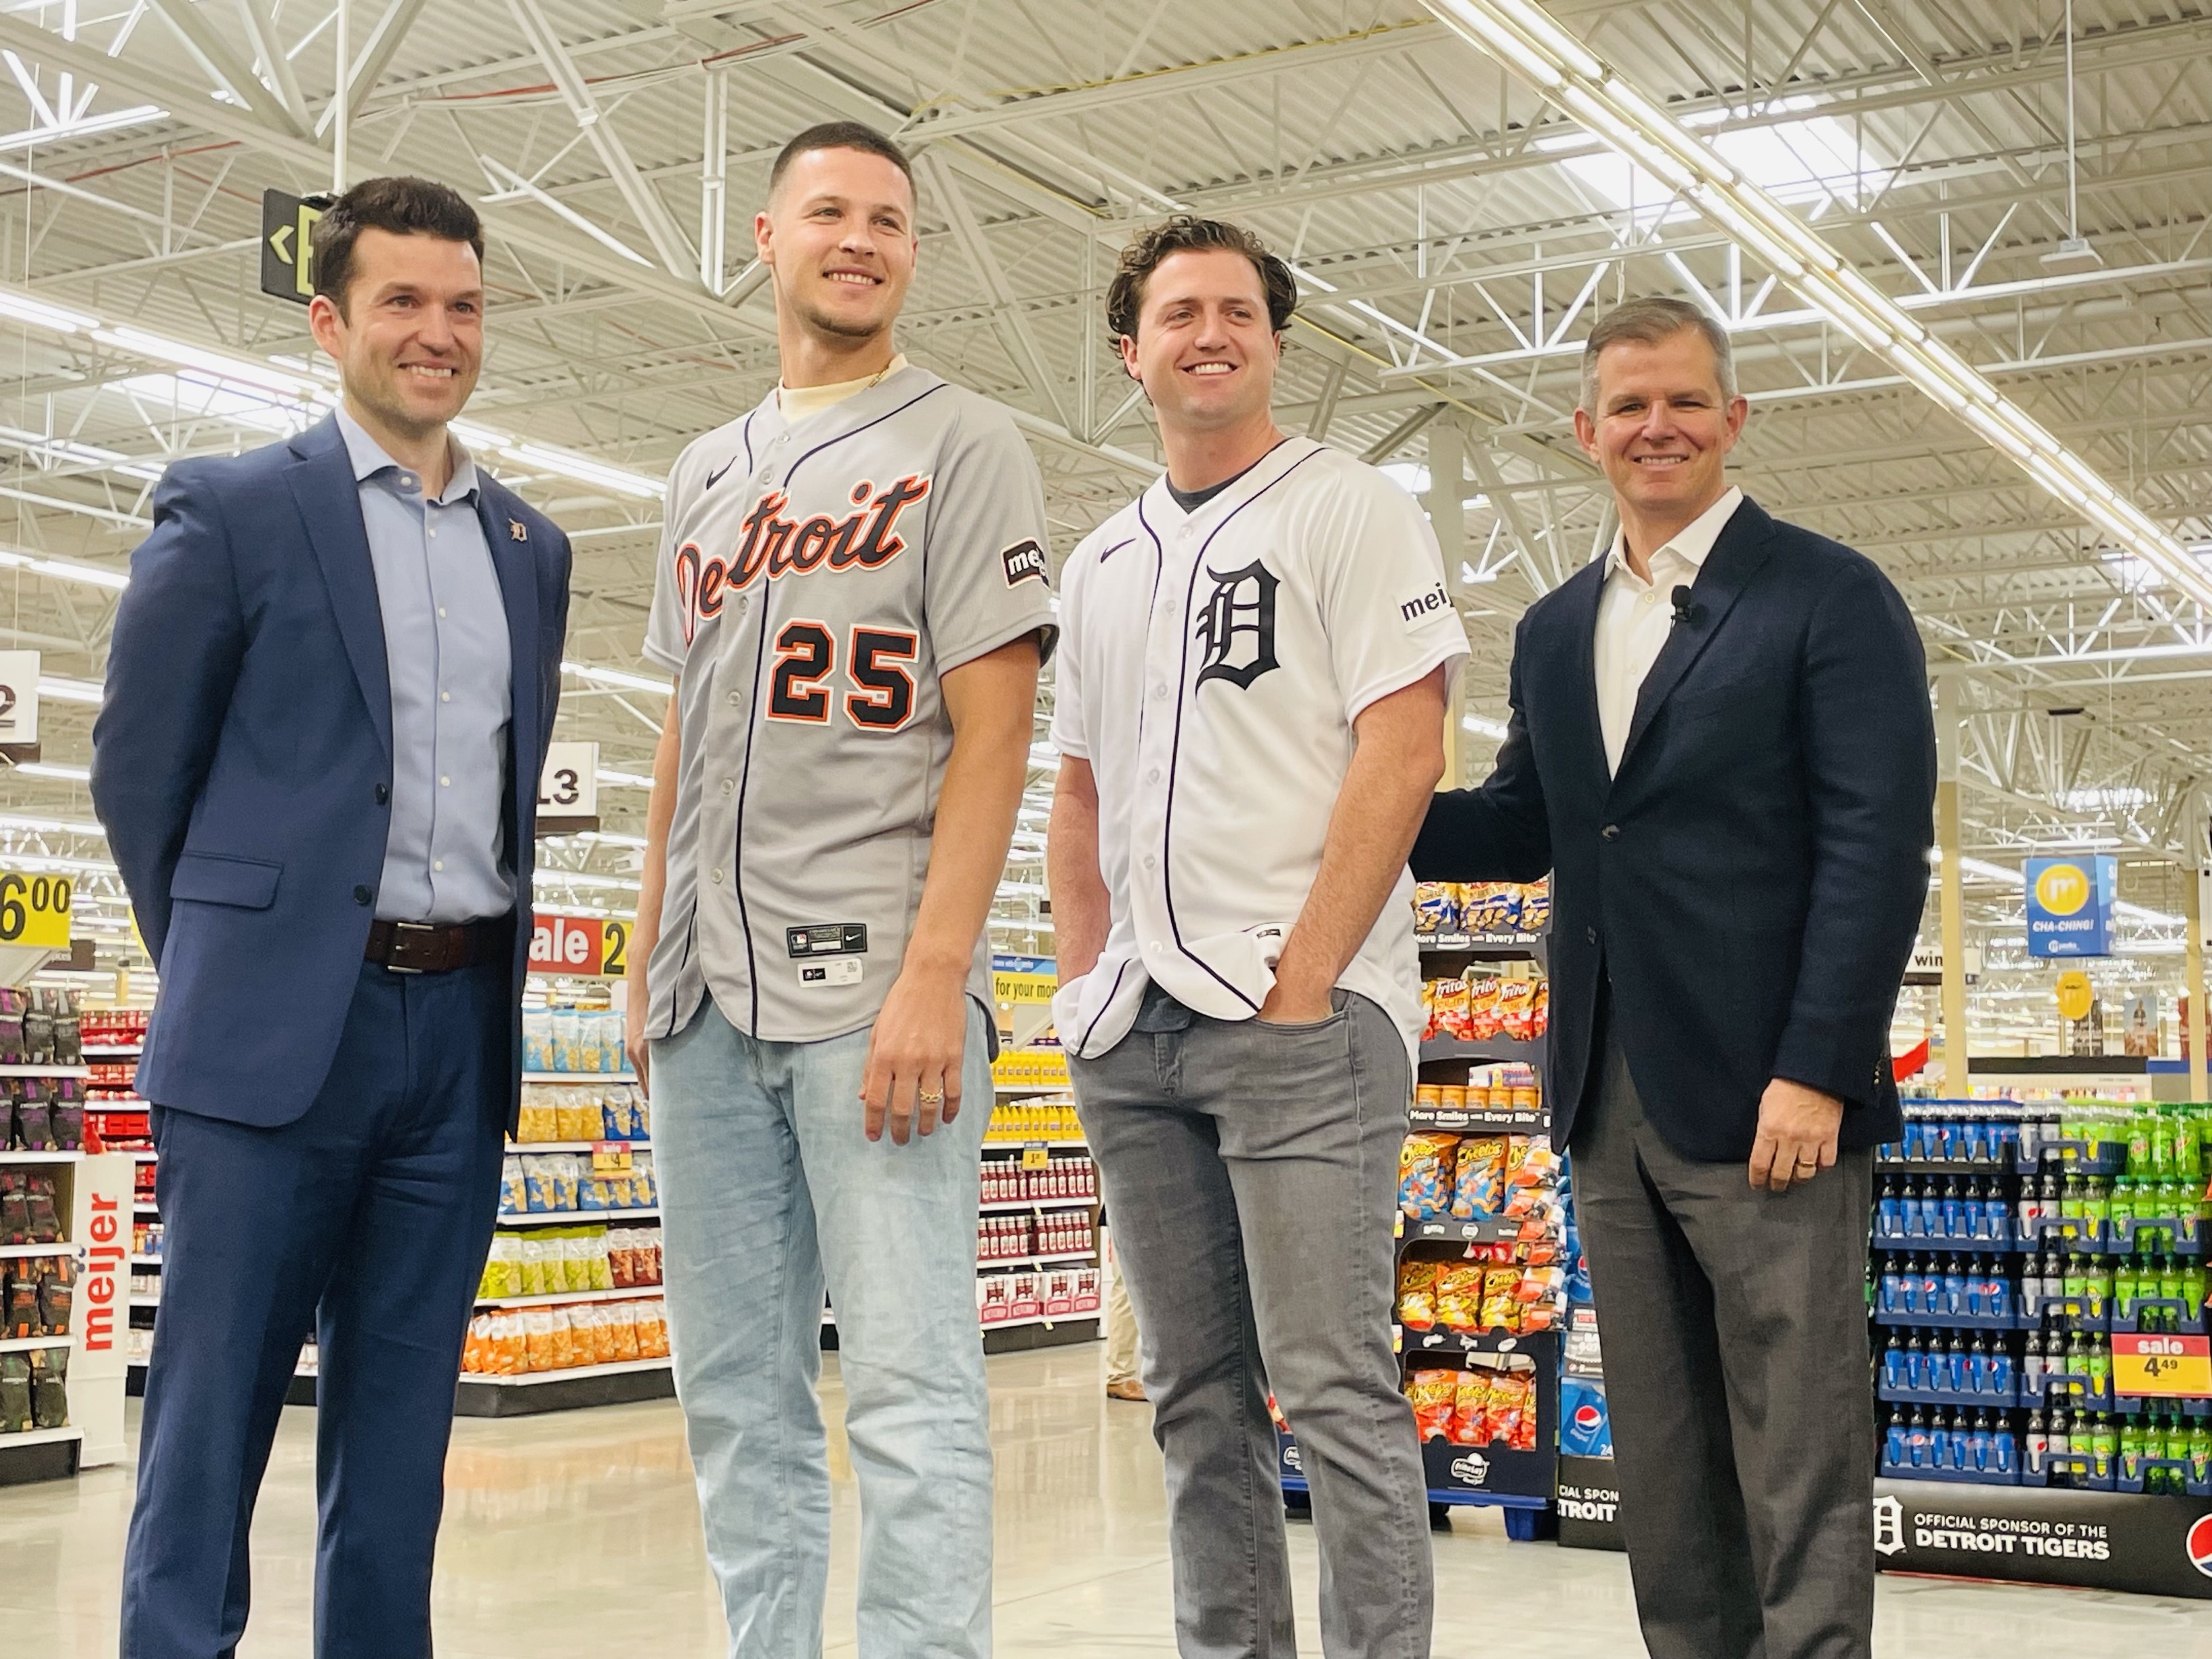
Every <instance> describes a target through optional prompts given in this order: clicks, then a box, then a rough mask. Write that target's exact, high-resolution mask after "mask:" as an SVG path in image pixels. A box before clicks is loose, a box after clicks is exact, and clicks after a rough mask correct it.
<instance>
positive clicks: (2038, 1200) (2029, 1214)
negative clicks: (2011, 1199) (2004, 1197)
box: [2013, 1176, 2043, 1243]
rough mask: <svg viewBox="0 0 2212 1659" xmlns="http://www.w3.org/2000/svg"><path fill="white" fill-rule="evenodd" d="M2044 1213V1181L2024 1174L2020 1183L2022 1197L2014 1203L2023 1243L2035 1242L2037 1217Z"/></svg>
mask: <svg viewBox="0 0 2212 1659" xmlns="http://www.w3.org/2000/svg"><path fill="white" fill-rule="evenodd" d="M2042 1213H2043V1188H2042V1183H2041V1182H2039V1181H2037V1180H2036V1178H2035V1177H2034V1176H2023V1177H2022V1178H2021V1183H2020V1197H2019V1198H2018V1199H2017V1200H2015V1203H2014V1205H2013V1216H2014V1218H2015V1220H2016V1221H2017V1223H2018V1224H2019V1225H2018V1226H2017V1228H2016V1231H2017V1232H2018V1234H2019V1237H2020V1238H2021V1241H2022V1242H2023V1243H2033V1240H2034V1238H2035V1223H2036V1218H2038V1217H2039V1216H2040V1215H2041V1214H2042Z"/></svg>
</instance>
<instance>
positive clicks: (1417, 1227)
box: [1396, 1212, 1551, 1244]
mask: <svg viewBox="0 0 2212 1659" xmlns="http://www.w3.org/2000/svg"><path fill="white" fill-rule="evenodd" d="M1396 1236H1397V1237H1400V1238H1402V1239H1405V1240H1406V1241H1407V1242H1408V1243H1433V1242H1443V1243H1451V1244H1519V1243H1535V1242H1538V1241H1541V1240H1543V1239H1547V1238H1549V1237H1551V1234H1550V1232H1549V1231H1547V1228H1546V1225H1545V1222H1544V1218H1542V1217H1541V1216H1482V1217H1479V1218H1475V1219H1474V1220H1472V1221H1462V1220H1461V1219H1460V1218H1458V1217H1457V1216H1449V1215H1447V1216H1432V1217H1431V1218H1429V1219H1427V1220H1425V1221H1410V1220H1408V1219H1407V1218H1406V1216H1405V1214H1404V1213H1403V1212H1400V1214H1399V1216H1398V1227H1397V1233H1396Z"/></svg>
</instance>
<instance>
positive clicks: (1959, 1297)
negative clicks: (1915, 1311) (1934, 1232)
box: [1929, 1255, 1967, 1319]
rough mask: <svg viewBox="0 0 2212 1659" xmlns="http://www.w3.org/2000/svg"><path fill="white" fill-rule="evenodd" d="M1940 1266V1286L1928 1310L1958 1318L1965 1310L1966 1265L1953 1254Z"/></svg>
mask: <svg viewBox="0 0 2212 1659" xmlns="http://www.w3.org/2000/svg"><path fill="white" fill-rule="evenodd" d="M1942 1267H1943V1272H1942V1288H1941V1289H1940V1290H1939V1291H1937V1292H1936V1297H1935V1298H1934V1299H1933V1300H1932V1301H1931V1303H1930V1304H1929V1312H1931V1313H1943V1314H1948V1315H1949V1316H1951V1317H1952V1318H1954V1319H1957V1318H1960V1317H1962V1316H1964V1315H1965V1314H1966V1312H1967V1308H1966V1267H1965V1265H1964V1264H1963V1263H1962V1262H1961V1261H1960V1259H1959V1258H1958V1257H1957V1256H1955V1255H1954V1256H1951V1257H1949V1258H1948V1259H1947V1260H1945V1261H1944V1262H1943V1264H1942Z"/></svg>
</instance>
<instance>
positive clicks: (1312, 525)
mask: <svg viewBox="0 0 2212 1659" xmlns="http://www.w3.org/2000/svg"><path fill="white" fill-rule="evenodd" d="M1061 587H1062V594H1061V605H1060V629H1061V634H1060V653H1059V657H1058V659H1057V661H1058V666H1057V669H1056V674H1057V676H1058V687H1057V690H1056V692H1055V696H1054V716H1053V726H1052V736H1053V741H1054V744H1057V745H1058V747H1059V748H1060V751H1061V752H1062V753H1063V754H1067V755H1073V756H1076V757H1079V758H1080V759H1084V760H1086V761H1088V762H1089V763H1091V769H1092V771H1093V772H1094V774H1095V775H1096V776H1097V783H1098V861H1099V866H1100V873H1101V874H1102V875H1103V877H1104V878H1105V882H1106V887H1107V890H1108V892H1109V895H1110V896H1111V900H1112V918H1113V919H1112V926H1111V927H1110V929H1109V933H1108V934H1107V939H1106V948H1105V951H1104V952H1103V954H1102V955H1101V956H1100V957H1099V958H1098V965H1097V967H1096V968H1094V969H1092V970H1091V972H1090V973H1089V974H1087V975H1084V976H1083V977H1081V978H1079V979H1077V980H1074V981H1071V982H1068V983H1066V984H1063V985H1062V986H1061V987H1060V991H1059V994H1058V995H1057V996H1056V997H1055V998H1054V1003H1053V1012H1054V1025H1055V1026H1056V1027H1057V1028H1058V1030H1059V1032H1060V1041H1061V1042H1063V1043H1064V1044H1066V1047H1067V1048H1069V1049H1070V1050H1072V1051H1073V1052H1074V1053H1076V1054H1079V1055H1081V1056H1083V1057H1085V1058H1086V1059H1095V1058H1097V1056H1098V1055H1100V1054H1104V1053H1105V1052H1106V1051H1107V1050H1108V1049H1109V1048H1112V1047H1113V1046H1114V1045H1115V1043H1117V1042H1120V1041H1121V1038H1122V1036H1124V1035H1125V1034H1126V1033H1127V1030H1128V1029H1129V1025H1130V1022H1131V1021H1132V1020H1133V1019H1134V1018H1135V1017H1136V1012H1137V1006H1138V1004H1139V1001H1140V1000H1142V998H1143V995H1144V991H1145V987H1146V985H1147V984H1148V983H1152V982H1157V983H1158V985H1159V986H1160V987H1161V988H1162V989H1164V990H1165V991H1166V992H1168V994H1170V995H1171V996H1173V997H1175V998H1176V1000H1177V1001H1179V1002H1182V1003H1183V1004H1184V1005H1185V1006H1188V1007H1190V1008H1193V1009H1195V1010H1196V1011H1197V1012H1200V1013H1202V1014H1206V1015H1209V1016H1211V1017H1212V1018H1217V1019H1247V1018H1250V1017H1251V1016H1252V1015H1254V1014H1255V1013H1256V1012H1259V1008H1260V1005H1261V1003H1262V1002H1264V1001H1265V1000H1267V993H1268V991H1269V990H1270V989H1271V988H1273V985H1274V973H1273V965H1274V962H1275V959H1276V957H1278V956H1279V954H1280V953H1281V950H1282V945H1283V941H1284V940H1285V939H1286V938H1287V937H1288V936H1289V934H1290V932H1291V927H1292V925H1293V924H1294V923H1296V921H1297V918H1298V912H1299V911H1300V909H1302V908H1304V904H1305V901H1306V895H1307V893H1308V892H1309V891H1310V890H1311V889H1312V886H1313V882H1314V878H1315V876H1316V874H1317V873H1318V872H1319V871H1320V869H1321V857H1322V845H1323V843H1324V842H1325V841H1326V840H1327V838H1328V821H1329V816H1330V814H1331V812H1332V811H1334V808H1335V805H1336V799H1337V794H1338V792H1339V791H1340V789H1341V788H1342V787H1343V783H1344V777H1345V772H1346V768H1347V767H1349V765H1350V764H1351V762H1352V749H1353V746H1354V745H1353V732H1352V722H1353V720H1356V719H1357V718H1358V715H1359V714H1360V713H1361V711H1363V710H1364V709H1365V708H1367V707H1368V705H1369V704H1370V703H1373V702H1376V701H1377V700H1379V699H1381V698H1383V697H1385V696H1389V694H1390V693H1392V692H1394V691H1400V690H1404V689H1405V688H1406V687H1407V686H1409V685H1411V684H1414V683H1415V682H1416V681H1418V680H1419V679H1420V678H1423V677H1424V676H1425V675H1426V674H1428V673H1430V672H1431V671H1433V670H1435V669H1437V668H1438V667H1443V668H1445V669H1447V670H1448V671H1456V670H1457V669H1458V667H1459V665H1460V664H1461V663H1462V662H1463V661H1465V659H1466V658H1467V656H1468V645H1467V633H1466V630H1465V629H1464V628H1463V627H1462V625H1461V623H1460V619H1459V614H1458V612H1457V611H1455V609H1454V608H1453V606H1452V604H1451V601H1450V599H1449V596H1448V594H1447V592H1446V591H1445V587H1444V573H1443V558H1442V556H1441V555H1440V554H1439V553H1438V552H1437V542H1436V537H1435V536H1434V534H1433V533H1432V532H1431V531H1430V529H1429V525H1428V520H1426V519H1425V518H1424V517H1423V516H1422V514H1421V511H1420V509H1419V507H1417V506H1415V504H1414V503H1413V499H1412V498H1411V497H1410V496H1408V495H1406V494H1405V492H1404V491H1402V490H1401V489H1398V488H1397V486H1396V485H1395V484H1393V483H1391V482H1390V481H1389V479H1388V478H1386V477H1383V475H1382V474H1381V473H1380V472H1377V471H1376V470H1375V469H1374V468H1373V467H1371V466H1368V465H1364V463H1362V462H1359V461H1358V460H1355V459H1352V457H1350V456H1348V455H1346V454H1344V453H1341V452H1340V451H1338V450H1334V449H1330V448H1328V447H1325V446H1323V445H1321V444H1317V443H1314V442H1312V441H1309V440H1307V439H1304V438H1286V439H1285V440H1284V441H1282V442H1281V443H1280V444H1279V445H1277V446H1276V447H1275V448H1274V449H1273V450H1271V451H1270V452H1269V453H1267V455H1266V456H1265V457H1264V458H1263V459H1261V461H1260V462H1259V464H1258V465H1255V466H1254V467H1253V468H1252V469H1251V470H1250V471H1248V472H1246V473H1245V474H1244V475H1243V477H1240V478H1238V479H1237V481H1236V482H1235V483H1231V485H1230V486H1229V488H1228V489H1225V490H1224V491H1222V492H1221V494H1219V495H1216V496H1214V497H1213V498H1212V500H1211V501H1206V502H1203V503H1201V504H1200V507H1199V508H1198V510H1197V511H1196V512H1194V513H1185V512H1184V511H1183V510H1182V507H1179V506H1177V505H1176V501H1175V498H1174V497H1173V496H1172V495H1170V494H1169V493H1168V489H1167V483H1166V481H1165V480H1164V479H1162V480H1161V481H1160V482H1159V483H1155V484H1154V485H1153V486H1152V488H1151V489H1148V490H1146V492H1145V493H1144V495H1141V496H1139V498H1138V499H1137V500H1136V501H1134V502H1133V503H1132V504H1131V505H1129V506H1128V507H1124V508H1123V509H1122V510H1121V512H1119V513H1115V515H1114V516H1113V517H1112V518H1111V519H1109V520H1107V521H1106V522H1105V523H1104V524H1103V525H1102V526H1100V527H1099V528H1098V529H1097V530H1096V531H1094V532H1091V535H1090V536H1088V537H1087V538H1085V540H1084V542H1083V544H1082V545H1081V546H1079V548H1077V549H1076V550H1075V552H1074V554H1073V556H1071V557H1070V558H1069V560H1068V562H1067V565H1066V568H1065V569H1064V570H1063V571H1062V573H1061ZM1412 898H1413V878H1412V876H1411V875H1410V874H1407V873H1405V872H1401V873H1400V876H1399V879H1398V883H1397V886H1396V888H1395V890H1394V891H1393V892H1392V895H1391V897H1390V899H1389V901H1388V902H1386V903H1385V904H1384V905H1383V914H1382V915H1381V916H1380V917H1379V918H1378V919H1377V921H1376V924H1375V927H1374V929H1373V931H1372V932H1371V933H1370V934H1369V936H1368V938H1367V939H1366V940H1365V942H1364V944H1363V945H1361V946H1360V949H1359V951H1358V955H1357V956H1355V957H1353V958H1352V962H1351V963H1350V964H1349V965H1348V966H1346V969H1345V970H1344V972H1343V974H1342V975H1341V976H1340V978H1339V979H1338V981H1337V983H1338V984H1339V985H1340V986H1341V987H1344V988H1345V989H1346V990H1349V991H1356V992H1358V993H1359V994H1361V995H1362V996H1364V997H1367V998H1369V999H1370V1000H1373V1001H1374V1002H1376V1004H1378V1005H1379V1006H1382V1007H1383V1009H1385V1010H1387V1011H1388V1012H1389V1014H1390V1015H1391V1017H1392V1018H1394V1019H1395V1020H1396V1021H1397V1022H1398V1024H1399V1027H1400V1029H1401V1030H1402V1031H1404V1032H1405V1034H1406V1037H1407V1043H1408V1045H1409V1047H1413V1048H1418V1045H1419V1038H1420V1025H1421V1019H1420V966H1419V956H1418V953H1417V952H1416V950H1415V947H1414V945H1413V914H1412V911H1411V909H1410V908H1409V906H1410V904H1411V902H1412Z"/></svg>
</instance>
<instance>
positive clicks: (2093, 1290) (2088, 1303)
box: [2081, 1256, 2112, 1330]
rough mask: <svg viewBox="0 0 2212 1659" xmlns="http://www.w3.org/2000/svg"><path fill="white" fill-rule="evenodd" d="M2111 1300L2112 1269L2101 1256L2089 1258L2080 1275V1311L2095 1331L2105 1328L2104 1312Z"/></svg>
mask: <svg viewBox="0 0 2212 1659" xmlns="http://www.w3.org/2000/svg"><path fill="white" fill-rule="evenodd" d="M2111 1304H2112V1267H2111V1265H2110V1264H2109V1263H2107V1262H2106V1260H2105V1259H2104V1258H2103V1257H2102V1256H2091V1257H2090V1258H2089V1265H2088V1267H2087V1270H2086V1271H2084V1272H2083V1273H2082V1275H2081V1311H2082V1313H2083V1315H2084V1316H2087V1319H2088V1321H2089V1322H2090V1324H2091V1325H2092V1326H2093V1328H2096V1329H2099V1330H2102V1329H2103V1328H2105V1322H2106V1312H2105V1310H2106V1308H2107V1307H2109V1306H2110V1305H2111Z"/></svg>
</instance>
